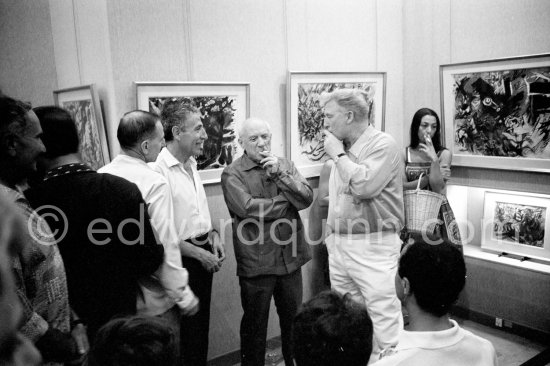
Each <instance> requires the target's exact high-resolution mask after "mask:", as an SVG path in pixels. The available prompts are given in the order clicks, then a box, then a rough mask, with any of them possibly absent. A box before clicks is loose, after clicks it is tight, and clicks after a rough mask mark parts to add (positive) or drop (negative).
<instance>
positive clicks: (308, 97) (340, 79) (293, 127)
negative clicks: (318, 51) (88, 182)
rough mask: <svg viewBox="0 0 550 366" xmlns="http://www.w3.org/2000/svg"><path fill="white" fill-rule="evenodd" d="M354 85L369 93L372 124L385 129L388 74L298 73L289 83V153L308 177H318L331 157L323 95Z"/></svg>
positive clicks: (289, 77) (355, 87)
mask: <svg viewBox="0 0 550 366" xmlns="http://www.w3.org/2000/svg"><path fill="white" fill-rule="evenodd" d="M343 88H352V89H361V90H364V91H365V92H366V96H367V99H368V100H367V102H368V103H369V105H370V108H371V110H370V116H369V119H370V123H371V124H372V125H374V126H375V127H376V128H377V129H379V130H382V131H384V113H385V99H386V73H384V72H294V71H290V72H289V73H288V82H287V118H288V119H287V141H288V143H287V156H288V157H289V158H290V159H291V160H292V161H293V162H294V163H295V164H296V166H297V167H298V169H299V170H300V172H301V173H302V175H304V176H305V177H313V176H318V175H319V173H320V171H321V167H322V166H323V163H324V162H325V161H326V160H327V159H328V156H327V155H326V153H325V150H324V148H323V138H322V134H321V131H322V129H323V119H324V116H323V109H322V108H321V104H320V102H319V98H320V96H321V94H323V93H325V92H332V91H334V90H336V89H343Z"/></svg>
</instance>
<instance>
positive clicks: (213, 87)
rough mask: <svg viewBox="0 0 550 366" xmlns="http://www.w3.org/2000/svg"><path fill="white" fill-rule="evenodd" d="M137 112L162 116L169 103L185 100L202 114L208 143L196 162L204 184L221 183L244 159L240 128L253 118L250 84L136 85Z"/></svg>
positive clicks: (182, 83)
mask: <svg viewBox="0 0 550 366" xmlns="http://www.w3.org/2000/svg"><path fill="white" fill-rule="evenodd" d="M135 84H136V93H137V108H138V109H141V110H145V111H150V112H153V113H156V114H159V115H160V111H161V110H162V106H163V104H164V102H165V101H166V100H169V99H173V98H184V99H187V100H189V102H191V103H193V104H194V105H195V106H196V107H197V108H198V109H199V111H200V114H201V119H202V123H203V125H204V129H205V130H206V133H207V134H208V140H206V141H205V142H204V151H203V154H202V155H201V156H197V157H195V158H196V159H197V168H198V170H199V174H200V176H201V180H202V182H203V184H210V183H218V182H220V178H221V174H222V171H223V168H225V167H226V166H228V165H229V164H231V163H232V162H233V160H235V159H236V158H238V157H239V156H241V155H242V153H243V151H242V148H241V146H240V145H239V143H238V131H237V124H238V123H240V122H242V121H244V120H245V119H247V118H248V117H249V116H250V84H249V83H233V82H231V83H208V82H136V83H135Z"/></svg>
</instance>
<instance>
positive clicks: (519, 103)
mask: <svg viewBox="0 0 550 366" xmlns="http://www.w3.org/2000/svg"><path fill="white" fill-rule="evenodd" d="M439 74H440V88H441V109H442V111H441V118H442V127H444V128H442V134H443V135H444V141H445V143H446V147H447V148H448V149H450V150H451V152H452V153H453V165H459V166H470V167H476V168H488V169H502V170H522V171H535V172H546V173H548V172H550V53H545V54H538V55H531V56H517V57H509V58H502V59H496V60H487V61H475V62H465V63H457V64H447V65H441V66H440V68H439Z"/></svg>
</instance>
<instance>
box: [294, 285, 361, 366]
mask: <svg viewBox="0 0 550 366" xmlns="http://www.w3.org/2000/svg"><path fill="white" fill-rule="evenodd" d="M292 345H293V350H294V358H295V360H296V365H297V366H366V365H367V363H368V361H369V358H370V354H371V351H372V321H371V319H370V317H369V313H368V312H367V309H366V308H365V306H364V305H363V304H360V303H358V302H355V301H353V300H352V299H351V296H349V295H346V296H342V295H340V294H339V293H337V292H335V291H325V292H321V293H320V294H318V295H317V296H315V297H314V298H313V299H311V300H309V301H308V302H307V303H305V304H304V305H303V307H302V309H301V310H300V311H299V312H298V315H296V318H294V323H293V328H292Z"/></svg>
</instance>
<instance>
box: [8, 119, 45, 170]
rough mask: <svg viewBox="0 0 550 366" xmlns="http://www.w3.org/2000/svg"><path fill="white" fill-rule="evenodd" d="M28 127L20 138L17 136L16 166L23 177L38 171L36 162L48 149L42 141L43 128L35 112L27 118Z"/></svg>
mask: <svg viewBox="0 0 550 366" xmlns="http://www.w3.org/2000/svg"><path fill="white" fill-rule="evenodd" d="M25 118H26V120H27V126H26V128H25V129H24V131H23V133H22V134H21V135H20V136H17V141H16V146H15V152H16V156H15V159H16V164H17V167H18V168H19V169H20V172H21V174H22V176H24V177H28V176H29V175H30V174H31V173H33V172H34V171H36V160H37V159H38V156H40V154H42V153H44V152H46V148H45V147H44V144H43V143H42V140H41V139H40V136H41V135H42V127H40V121H39V120H38V117H36V114H34V112H33V111H29V112H28V113H27V115H26V116H25Z"/></svg>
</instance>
